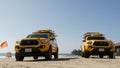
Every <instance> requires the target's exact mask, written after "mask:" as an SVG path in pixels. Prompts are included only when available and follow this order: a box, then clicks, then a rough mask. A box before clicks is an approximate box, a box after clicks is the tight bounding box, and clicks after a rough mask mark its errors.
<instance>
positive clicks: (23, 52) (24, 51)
mask: <svg viewBox="0 0 120 68" xmlns="http://www.w3.org/2000/svg"><path fill="white" fill-rule="evenodd" d="M17 54H18V55H20V56H45V55H46V52H41V51H40V49H39V48H21V49H20V50H19V51H18V52H17Z"/></svg>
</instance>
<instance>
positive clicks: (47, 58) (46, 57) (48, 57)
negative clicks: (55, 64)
mask: <svg viewBox="0 0 120 68" xmlns="http://www.w3.org/2000/svg"><path fill="white" fill-rule="evenodd" d="M51 58H52V49H51V48H50V49H49V50H48V52H47V54H46V56H45V60H51Z"/></svg>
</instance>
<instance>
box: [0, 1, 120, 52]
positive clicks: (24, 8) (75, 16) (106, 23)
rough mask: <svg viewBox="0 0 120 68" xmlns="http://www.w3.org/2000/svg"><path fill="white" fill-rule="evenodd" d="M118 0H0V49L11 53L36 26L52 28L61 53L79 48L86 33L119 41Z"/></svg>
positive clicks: (119, 8)
mask: <svg viewBox="0 0 120 68" xmlns="http://www.w3.org/2000/svg"><path fill="white" fill-rule="evenodd" d="M119 3H120V1H119V0H0V43H2V42H3V41H7V42H8V46H9V47H7V48H4V49H0V53H1V52H7V51H8V49H9V51H12V52H14V44H15V42H16V41H17V40H18V39H20V38H24V37H26V36H27V35H28V34H30V33H32V32H34V31H36V30H40V29H52V30H54V31H55V33H56V35H57V36H58V37H57V42H58V45H59V49H60V52H61V53H63V52H64V53H70V52H71V51H72V50H73V49H80V46H81V45H82V37H83V34H84V33H86V32H96V31H97V32H101V33H103V34H104V35H105V36H106V37H107V38H108V39H112V40H113V42H114V43H117V42H120V37H119V35H120V31H119V29H120V27H119V26H120V4H119Z"/></svg>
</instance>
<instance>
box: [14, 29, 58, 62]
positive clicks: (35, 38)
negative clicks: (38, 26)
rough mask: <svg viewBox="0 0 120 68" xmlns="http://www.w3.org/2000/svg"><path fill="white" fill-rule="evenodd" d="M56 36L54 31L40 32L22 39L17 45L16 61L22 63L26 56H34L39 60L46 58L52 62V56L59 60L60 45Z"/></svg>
mask: <svg viewBox="0 0 120 68" xmlns="http://www.w3.org/2000/svg"><path fill="white" fill-rule="evenodd" d="M55 37H56V35H55V33H54V31H52V30H38V31H36V32H33V33H32V34H29V35H28V36H27V37H26V38H22V39H20V40H19V41H17V42H16V44H15V58H16V61H22V60H23V59H24V57H26V56H33V58H34V59H38V57H39V56H44V57H45V59H46V60H51V58H52V55H54V58H55V59H58V45H57V42H56V38H55Z"/></svg>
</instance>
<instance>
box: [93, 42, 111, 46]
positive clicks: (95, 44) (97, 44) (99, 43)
mask: <svg viewBox="0 0 120 68" xmlns="http://www.w3.org/2000/svg"><path fill="white" fill-rule="evenodd" d="M93 45H94V46H109V43H108V42H94V44H93Z"/></svg>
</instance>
